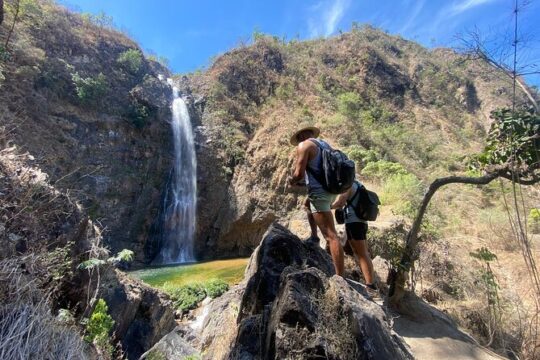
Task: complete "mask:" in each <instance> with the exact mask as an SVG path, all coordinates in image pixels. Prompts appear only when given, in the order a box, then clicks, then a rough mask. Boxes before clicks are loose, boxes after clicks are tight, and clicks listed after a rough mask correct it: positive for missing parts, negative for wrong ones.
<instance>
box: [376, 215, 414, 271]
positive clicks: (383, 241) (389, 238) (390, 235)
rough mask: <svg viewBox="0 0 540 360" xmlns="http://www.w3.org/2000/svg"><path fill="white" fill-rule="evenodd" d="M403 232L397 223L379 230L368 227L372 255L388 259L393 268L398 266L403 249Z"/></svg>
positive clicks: (404, 232)
mask: <svg viewBox="0 0 540 360" xmlns="http://www.w3.org/2000/svg"><path fill="white" fill-rule="evenodd" d="M405 234H406V231H405V230H404V229H403V226H401V225H397V226H393V227H391V228H389V229H385V230H379V229H376V228H370V229H369V233H368V237H369V240H370V252H371V255H372V256H373V257H376V256H380V257H382V258H383V259H386V260H388V262H389V263H390V266H391V267H392V268H394V269H397V268H398V267H399V264H400V261H401V256H402V254H403V250H404V249H405V240H404V239H405Z"/></svg>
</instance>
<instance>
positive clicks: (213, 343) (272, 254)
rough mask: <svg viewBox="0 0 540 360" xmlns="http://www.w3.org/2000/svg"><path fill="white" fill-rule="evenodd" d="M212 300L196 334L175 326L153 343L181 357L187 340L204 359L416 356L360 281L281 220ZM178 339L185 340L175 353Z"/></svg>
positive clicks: (165, 353)
mask: <svg viewBox="0 0 540 360" xmlns="http://www.w3.org/2000/svg"><path fill="white" fill-rule="evenodd" d="M209 306H210V309H209V311H208V314H209V315H208V316H207V318H206V319H205V321H204V323H203V327H202V330H201V331H200V332H199V333H198V334H194V337H195V338H193V337H189V336H184V337H183V341H179V340H178V335H179V333H181V332H179V331H176V333H175V334H169V335H168V336H167V338H165V339H163V340H162V341H160V343H161V344H159V343H158V345H156V347H154V349H153V350H156V351H157V350H158V349H161V350H160V351H161V355H163V356H164V358H166V359H176V358H181V356H185V355H187V354H188V353H189V351H193V349H191V348H190V347H188V346H186V344H185V341H187V342H188V343H189V344H190V345H191V346H192V347H193V348H194V349H196V350H197V351H198V352H200V353H201V354H202V356H203V358H204V359H321V358H324V359H412V358H413V357H412V355H411V354H410V352H409V350H408V348H407V346H406V345H405V343H404V342H403V340H402V339H401V338H400V337H399V336H397V335H396V334H395V333H394V332H393V330H392V327H391V323H390V321H389V319H388V317H387V315H386V314H385V312H384V310H383V308H381V306H379V305H378V304H376V303H375V302H373V301H372V300H371V299H370V298H369V296H368V295H367V293H366V292H365V290H364V289H363V288H362V286H361V285H360V284H358V283H354V282H351V281H348V280H345V279H343V278H341V277H338V276H336V275H335V274H334V267H333V264H332V260H331V259H330V256H329V255H328V254H327V253H326V252H325V251H324V250H323V249H321V248H320V247H318V246H316V245H312V244H307V243H304V242H302V241H300V240H299V239H298V238H297V237H296V236H295V235H293V234H292V233H291V232H290V231H288V230H287V229H286V228H284V227H282V226H280V225H276V224H274V225H272V226H271V227H270V228H269V230H268V232H267V233H266V235H265V236H264V238H263V240H262V242H261V244H260V245H259V247H258V248H257V249H256V251H255V252H254V254H253V255H252V257H251V259H250V262H249V264H248V267H247V269H246V274H245V279H244V281H243V282H242V283H241V284H239V285H238V286H236V287H234V288H233V289H231V290H230V291H229V292H227V293H225V294H224V295H223V296H222V297H220V298H218V299H216V300H214V301H213V302H212V303H211V304H210V305H209ZM192 336H193V335H192ZM173 343H181V344H182V346H180V347H179V350H178V352H177V353H174V354H171V352H170V351H169V350H167V349H171V348H172V347H173V346H172V344H173ZM186 349H187V350H186ZM149 353H150V352H149Z"/></svg>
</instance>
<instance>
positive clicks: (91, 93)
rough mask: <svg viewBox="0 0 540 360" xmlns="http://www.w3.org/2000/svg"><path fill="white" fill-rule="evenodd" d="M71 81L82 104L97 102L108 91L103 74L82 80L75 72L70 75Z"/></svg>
mask: <svg viewBox="0 0 540 360" xmlns="http://www.w3.org/2000/svg"><path fill="white" fill-rule="evenodd" d="M71 79H72V80H73V84H74V85H75V91H76V92H77V96H78V97H79V99H80V100H81V101H82V102H83V103H96V102H98V101H99V100H100V99H101V98H102V97H103V96H105V94H106V93H107V91H108V89H109V84H108V83H107V78H106V77H105V75H103V73H99V75H97V76H96V77H87V78H83V77H82V76H80V75H79V73H77V72H76V73H73V74H71Z"/></svg>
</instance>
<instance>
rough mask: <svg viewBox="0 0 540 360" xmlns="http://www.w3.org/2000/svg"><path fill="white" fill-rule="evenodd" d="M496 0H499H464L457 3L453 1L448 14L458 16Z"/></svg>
mask: <svg viewBox="0 0 540 360" xmlns="http://www.w3.org/2000/svg"><path fill="white" fill-rule="evenodd" d="M494 1H497V0H462V1H459V2H457V3H453V4H452V5H451V6H450V8H449V9H448V15H449V16H456V15H459V14H461V13H463V12H465V11H468V10H470V9H472V8H475V7H477V6H480V5H483V4H487V3H491V2H494Z"/></svg>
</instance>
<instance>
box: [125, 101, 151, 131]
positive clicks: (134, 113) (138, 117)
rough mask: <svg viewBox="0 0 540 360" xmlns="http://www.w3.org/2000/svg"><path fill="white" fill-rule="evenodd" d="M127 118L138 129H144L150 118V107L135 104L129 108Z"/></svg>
mask: <svg viewBox="0 0 540 360" xmlns="http://www.w3.org/2000/svg"><path fill="white" fill-rule="evenodd" d="M127 117H128V118H129V119H130V120H131V122H132V123H133V125H135V127H136V128H137V129H142V128H143V127H144V126H145V125H146V122H147V120H148V118H149V117H150V110H148V107H146V106H145V105H143V104H140V103H138V102H133V103H132V106H131V107H130V108H129V112H128V113H127Z"/></svg>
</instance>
